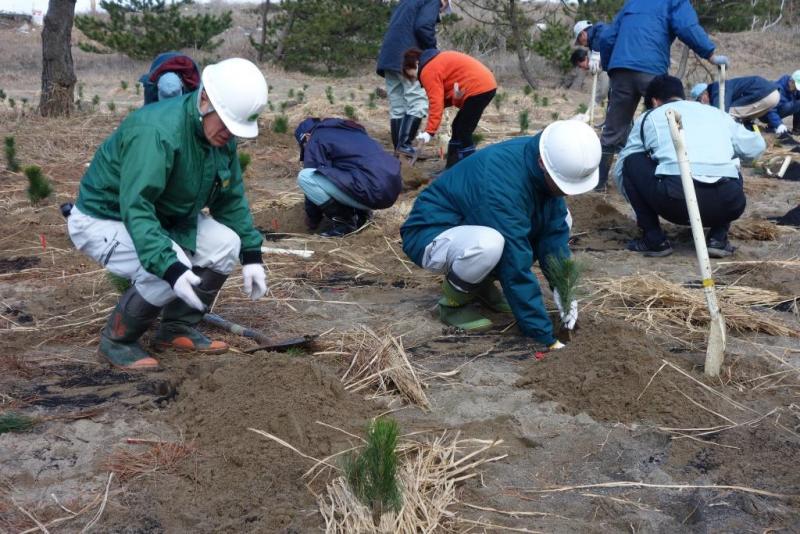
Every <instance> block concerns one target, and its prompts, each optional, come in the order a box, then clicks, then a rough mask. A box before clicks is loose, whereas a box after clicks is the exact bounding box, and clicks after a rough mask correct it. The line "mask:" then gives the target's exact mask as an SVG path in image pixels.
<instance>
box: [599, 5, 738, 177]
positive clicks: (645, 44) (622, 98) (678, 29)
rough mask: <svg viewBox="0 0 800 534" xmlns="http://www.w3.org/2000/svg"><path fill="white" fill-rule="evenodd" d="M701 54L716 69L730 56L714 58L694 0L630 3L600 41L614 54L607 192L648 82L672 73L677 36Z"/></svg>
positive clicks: (604, 165) (606, 133)
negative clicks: (613, 162)
mask: <svg viewBox="0 0 800 534" xmlns="http://www.w3.org/2000/svg"><path fill="white" fill-rule="evenodd" d="M676 37H677V38H678V39H680V40H681V41H682V42H683V43H684V44H686V46H688V47H689V48H691V49H692V50H693V51H694V52H695V53H696V54H697V55H698V56H700V57H702V58H704V59H708V60H709V61H710V62H711V63H713V64H715V65H727V64H728V59H727V58H726V57H725V56H718V55H714V49H715V46H714V43H713V42H711V39H709V38H708V35H706V32H705V31H704V30H703V28H702V27H701V26H700V22H699V21H698V19H697V13H696V12H695V10H694V8H693V7H692V4H691V3H690V2H689V0H659V1H655V0H627V2H625V5H624V6H622V9H621V10H620V11H619V13H617V15H616V16H615V17H614V20H613V22H611V23H610V24H608V25H606V26H605V27H604V28H603V30H602V31H601V33H600V35H599V36H598V37H596V38H595V41H597V42H598V44H597V47H598V48H597V49H598V50H603V51H604V52H603V55H604V56H605V55H606V52H605V51H606V50H610V51H611V52H610V55H609V58H608V60H606V58H605V57H603V63H604V64H605V62H606V61H608V67H607V70H608V76H609V79H610V86H611V96H610V98H609V100H608V111H607V112H606V122H605V126H604V127H603V134H602V136H601V137H600V144H601V145H602V146H603V160H602V162H601V164H600V184H599V185H598V189H600V190H605V187H606V181H607V180H608V171H609V169H610V167H611V160H612V159H613V157H614V154H615V153H617V152H618V151H619V149H620V148H622V146H623V145H624V144H625V139H626V138H627V137H628V133H629V132H630V128H631V121H632V120H633V115H634V113H635V112H636V108H637V107H638V106H639V101H640V100H641V98H642V97H643V96H644V94H645V90H646V88H647V84H648V83H650V81H651V80H652V79H653V78H654V77H656V76H658V75H660V74H666V73H667V72H668V71H669V63H670V61H669V52H670V47H671V46H672V43H673V41H674V40H675V38H676Z"/></svg>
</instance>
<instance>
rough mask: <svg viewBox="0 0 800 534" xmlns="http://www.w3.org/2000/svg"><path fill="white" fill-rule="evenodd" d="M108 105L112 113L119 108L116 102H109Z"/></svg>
mask: <svg viewBox="0 0 800 534" xmlns="http://www.w3.org/2000/svg"><path fill="white" fill-rule="evenodd" d="M106 106H107V107H108V111H110V112H111V113H114V111H116V109H117V105H116V104H115V103H114V102H109V103H107V104H106Z"/></svg>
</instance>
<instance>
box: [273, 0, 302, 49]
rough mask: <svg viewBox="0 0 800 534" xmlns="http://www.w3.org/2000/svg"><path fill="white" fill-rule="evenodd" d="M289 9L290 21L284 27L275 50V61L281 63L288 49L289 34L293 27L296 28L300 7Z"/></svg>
mask: <svg viewBox="0 0 800 534" xmlns="http://www.w3.org/2000/svg"><path fill="white" fill-rule="evenodd" d="M287 9H289V19H288V20H287V21H286V26H284V27H283V29H282V30H281V34H280V36H279V37H278V48H277V49H276V50H275V61H281V60H282V59H283V52H284V50H285V48H286V39H287V38H288V37H289V32H291V31H292V26H294V21H295V19H296V18H297V9H298V7H297V6H296V5H294V6H291V7H289V8H287Z"/></svg>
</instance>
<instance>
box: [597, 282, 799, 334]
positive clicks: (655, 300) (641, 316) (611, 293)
mask: <svg viewBox="0 0 800 534" xmlns="http://www.w3.org/2000/svg"><path fill="white" fill-rule="evenodd" d="M590 285H591V286H592V287H593V288H595V291H594V293H593V294H592V295H591V297H590V298H589V299H587V301H588V302H587V306H588V307H589V308H590V309H594V310H595V311H597V312H599V313H602V314H604V315H607V316H610V317H615V318H618V319H622V320H625V321H633V322H635V323H637V324H639V325H640V326H641V327H643V328H644V329H645V330H646V331H648V332H655V333H657V334H661V335H664V336H667V337H670V338H673V339H675V340H677V341H680V342H682V343H685V344H688V345H691V344H692V343H693V341H697V340H698V339H703V338H704V336H705V335H706V333H707V325H708V322H709V315H708V308H707V307H706V301H705V297H704V295H703V292H702V290H701V289H700V288H690V287H684V286H681V285H678V284H675V283H673V282H670V281H668V280H665V279H664V278H662V277H660V276H658V275H657V274H648V275H633V276H626V277H622V278H613V279H612V278H608V279H596V280H592V281H590ZM718 295H719V297H720V299H719V301H720V307H721V309H722V313H723V314H724V315H725V321H726V323H727V325H728V327H729V328H730V329H732V330H734V331H736V332H762V333H765V334H769V335H773V336H791V337H800V330H798V328H797V327H794V326H787V325H786V324H784V323H782V322H780V321H778V320H777V319H773V318H771V317H770V316H769V315H766V314H764V313H761V312H758V311H755V310H751V309H749V308H750V307H751V306H766V307H770V306H775V305H778V304H780V303H783V302H787V301H790V300H791V299H787V298H786V297H782V296H780V295H779V294H777V293H775V292H773V291H767V290H763V289H757V288H752V287H745V286H728V287H722V288H719V292H718Z"/></svg>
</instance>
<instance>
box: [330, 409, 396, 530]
mask: <svg viewBox="0 0 800 534" xmlns="http://www.w3.org/2000/svg"><path fill="white" fill-rule="evenodd" d="M399 433H400V430H399V427H398V426H397V422H396V421H395V420H393V419H383V418H381V419H376V420H375V421H373V422H372V423H371V424H370V426H369V428H368V429H367V444H366V446H365V447H364V448H363V449H362V450H361V452H360V453H358V454H355V453H351V454H349V455H347V456H345V458H344V461H343V465H342V467H343V470H344V474H345V479H346V480H347V483H348V485H349V486H350V490H351V491H352V492H353V494H354V495H355V496H356V497H357V498H358V500H359V501H361V502H362V503H363V504H364V505H365V506H366V507H368V508H369V509H370V510H371V511H372V521H373V522H374V523H375V525H376V526H377V525H379V524H380V519H381V516H382V515H383V514H384V513H385V512H388V511H390V510H393V511H398V510H399V509H400V506H401V492H400V485H399V483H398V480H397V439H398V435H399Z"/></svg>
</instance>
